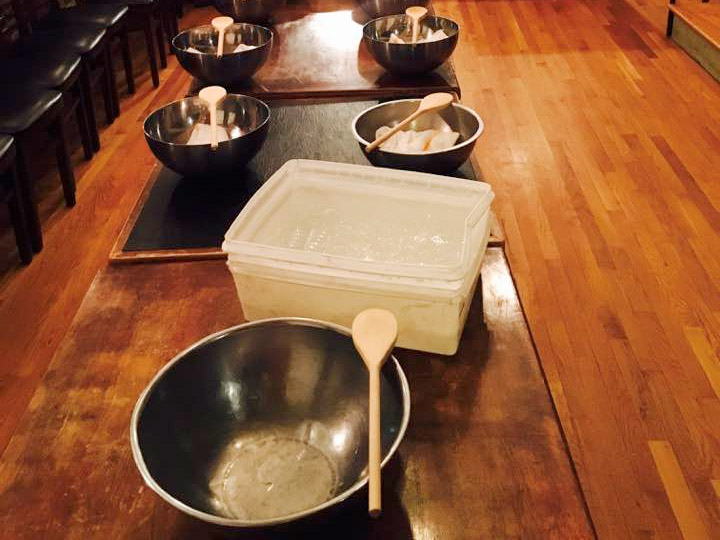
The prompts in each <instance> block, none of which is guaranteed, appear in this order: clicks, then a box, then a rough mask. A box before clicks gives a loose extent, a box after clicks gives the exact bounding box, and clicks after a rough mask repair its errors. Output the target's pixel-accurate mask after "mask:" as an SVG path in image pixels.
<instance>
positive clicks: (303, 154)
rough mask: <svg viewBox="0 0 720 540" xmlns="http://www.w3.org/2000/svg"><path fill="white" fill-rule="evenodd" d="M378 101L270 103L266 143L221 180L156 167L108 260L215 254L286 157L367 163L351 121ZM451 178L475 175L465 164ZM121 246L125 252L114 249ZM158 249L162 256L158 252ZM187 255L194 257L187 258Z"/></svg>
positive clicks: (121, 249) (472, 176)
mask: <svg viewBox="0 0 720 540" xmlns="http://www.w3.org/2000/svg"><path fill="white" fill-rule="evenodd" d="M376 103H377V102H376V101H355V102H343V103H337V102H336V103H318V102H310V103H308V102H298V101H293V102H289V101H287V102H281V101H278V102H271V103H270V106H271V109H272V113H271V120H270V129H269V133H268V137H267V140H266V142H265V145H264V146H263V148H262V149H261V150H260V152H259V153H258V155H257V156H255V158H254V159H253V160H252V161H251V162H250V163H249V164H248V165H247V167H245V168H244V169H243V170H240V171H237V172H236V173H233V174H232V175H231V176H229V177H226V178H217V177H214V178H184V177H182V176H180V175H179V174H177V173H175V172H173V171H171V170H169V169H167V168H165V167H162V166H158V169H157V171H156V173H155V174H153V175H152V176H151V178H150V179H149V182H148V186H147V188H146V190H145V193H144V196H143V197H142V198H141V200H140V201H139V203H138V206H139V207H138V208H136V211H135V212H133V214H132V215H131V218H130V220H129V221H128V223H127V224H126V226H125V230H124V234H122V235H121V237H120V239H119V241H118V242H119V245H118V247H119V248H120V249H119V250H118V249H116V250H114V251H115V252H116V253H115V255H116V256H115V257H113V258H120V259H122V258H132V259H137V258H142V257H143V254H149V255H148V258H158V257H163V258H168V257H165V256H164V255H163V253H162V252H165V255H168V253H167V252H169V251H175V252H179V253H177V254H179V255H181V256H184V255H187V253H186V251H187V250H190V251H191V252H192V251H193V250H200V252H202V253H205V252H207V251H211V252H212V251H214V252H218V251H219V248H220V245H221V244H222V241H223V237H224V235H225V231H226V230H227V229H228V227H229V226H230V224H231V223H232V221H233V220H234V219H235V217H236V216H237V215H238V213H239V212H240V211H241V210H242V208H243V206H244V205H245V203H246V202H247V201H248V200H249V198H250V197H251V196H252V195H253V193H255V191H257V189H258V188H259V187H260V186H261V185H262V184H263V183H264V182H265V181H266V180H267V179H268V178H269V177H270V176H271V175H272V174H273V173H274V172H275V171H276V170H277V169H279V168H280V167H281V166H282V165H283V164H284V163H285V162H286V161H288V160H290V159H297V158H304V159H318V160H324V161H337V162H345V163H355V164H360V165H369V164H370V163H369V162H368V161H367V159H366V158H365V156H364V155H363V152H362V150H361V149H360V147H359V146H358V144H357V142H356V141H355V139H354V138H353V136H352V133H351V130H350V123H351V121H352V120H353V118H354V117H355V116H356V115H357V114H358V113H360V112H361V111H363V110H364V109H366V108H368V107H370V106H372V105H374V104H376ZM454 176H457V177H460V178H468V179H474V178H475V174H474V172H473V168H472V166H471V164H470V162H466V163H465V164H464V165H463V166H462V167H461V168H460V169H459V170H458V171H456V172H455V173H454ZM118 251H120V252H122V253H117V252H118ZM158 252H160V253H158ZM190 258H192V257H190Z"/></svg>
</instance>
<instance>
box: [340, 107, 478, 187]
mask: <svg viewBox="0 0 720 540" xmlns="http://www.w3.org/2000/svg"><path fill="white" fill-rule="evenodd" d="M420 101H421V100H419V99H400V100H397V101H388V102H386V103H381V104H379V105H376V106H374V107H370V108H369V109H366V110H364V111H363V112H361V113H360V114H359V115H357V116H356V117H355V119H354V120H353V122H352V132H353V136H354V137H355V140H356V141H358V144H359V145H360V148H361V149H362V151H363V152H364V153H365V157H367V158H368V160H369V161H370V163H372V164H373V165H375V166H376V167H390V168H392V169H406V170H411V171H421V172H427V173H435V174H448V173H451V172H453V171H455V170H456V169H457V168H458V167H460V166H461V165H462V164H463V163H465V161H466V160H467V159H468V158H469V157H470V154H471V153H472V151H473V148H474V147H475V141H477V139H478V137H480V135H481V134H482V132H483V130H484V129H485V124H484V123H483V121H482V119H481V118H480V117H479V116H478V114H477V113H476V112H475V111H473V110H472V109H470V108H468V107H465V106H464V105H461V104H459V103H453V104H452V106H451V107H448V108H446V109H443V110H442V111H440V112H439V113H437V114H438V115H439V116H440V117H441V118H442V119H443V120H444V121H445V123H446V124H447V125H448V126H449V127H450V130H451V131H456V132H458V133H460V138H459V139H458V142H457V144H455V146H453V147H452V148H450V149H448V150H440V151H437V152H424V153H417V154H401V153H398V152H389V151H387V150H383V149H382V148H377V149H376V150H373V151H372V152H370V153H368V152H365V146H367V145H368V144H370V143H371V142H372V141H374V140H375V132H376V130H377V129H378V128H379V127H381V126H388V127H393V126H395V125H396V124H398V122H400V121H402V120H404V119H405V118H407V117H408V116H410V114H412V113H413V112H415V110H417V108H418V105H419V104H420ZM434 118H436V116H435V115H432V114H425V115H422V116H420V117H419V118H417V119H416V120H414V121H413V122H411V123H410V124H409V125H408V126H407V127H406V128H405V129H412V130H415V131H422V130H425V129H439V128H441V125H436V123H435V122H434V121H433V119H434ZM437 124H440V123H439V122H438V123H437ZM445 130H446V131H447V129H445Z"/></svg>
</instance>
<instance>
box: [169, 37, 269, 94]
mask: <svg viewBox="0 0 720 540" xmlns="http://www.w3.org/2000/svg"><path fill="white" fill-rule="evenodd" d="M217 39H218V32H217V30H215V29H214V28H213V27H212V26H210V25H205V26H197V27H195V28H190V29H189V30H185V31H184V32H181V33H179V34H178V35H177V36H175V37H174V38H173V40H172V48H173V52H174V53H175V56H176V57H177V59H178V62H180V65H181V66H182V67H183V68H185V70H186V71H187V72H188V73H190V74H191V75H193V76H195V77H197V78H199V79H202V80H203V81H207V82H209V83H212V84H231V83H235V82H239V81H242V80H243V79H247V78H249V77H252V76H253V74H255V72H256V71H257V70H258V69H260V68H261V67H262V65H263V64H264V63H265V62H266V61H267V59H268V57H269V56H270V51H271V50H272V44H273V34H272V32H271V31H270V30H268V29H267V28H265V27H263V26H257V25H254V24H245V23H238V24H233V25H231V26H230V27H228V29H227V30H226V32H225V43H224V45H223V47H224V51H225V53H224V54H223V55H222V56H217V54H216V51H217V46H218V43H217ZM240 43H243V44H245V45H252V46H254V47H255V48H253V49H250V50H247V51H243V52H232V51H233V50H234V49H235V47H237V45H239V44H240ZM190 48H194V49H196V50H197V51H199V52H193V51H191V50H189V49H190Z"/></svg>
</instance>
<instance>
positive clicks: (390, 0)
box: [358, 0, 430, 19]
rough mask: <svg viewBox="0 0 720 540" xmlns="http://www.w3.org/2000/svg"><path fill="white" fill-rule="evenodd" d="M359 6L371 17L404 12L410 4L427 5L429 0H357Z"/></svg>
mask: <svg viewBox="0 0 720 540" xmlns="http://www.w3.org/2000/svg"><path fill="white" fill-rule="evenodd" d="M358 3H359V4H360V7H362V8H363V10H364V11H365V13H367V14H368V15H370V17H372V18H373V19H376V18H378V17H384V16H385V15H396V14H398V13H405V10H406V9H407V8H409V7H410V6H427V5H428V4H429V3H430V0H359V2H358Z"/></svg>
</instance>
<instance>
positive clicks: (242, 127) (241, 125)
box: [144, 94, 270, 176]
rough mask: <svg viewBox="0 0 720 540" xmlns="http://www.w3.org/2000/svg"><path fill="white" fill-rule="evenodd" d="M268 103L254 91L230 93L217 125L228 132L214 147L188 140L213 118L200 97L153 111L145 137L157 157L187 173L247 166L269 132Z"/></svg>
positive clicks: (147, 121) (203, 172)
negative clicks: (196, 129) (189, 142)
mask: <svg viewBox="0 0 720 540" xmlns="http://www.w3.org/2000/svg"><path fill="white" fill-rule="evenodd" d="M269 120H270V108H269V107H268V106H267V105H266V104H265V103H263V102H262V101H260V100H259V99H255V98H253V97H250V96H244V95H240V94H228V95H227V96H226V97H225V98H224V99H223V100H222V102H221V103H220V104H219V105H218V111H217V121H218V126H219V127H221V128H223V129H225V130H226V132H227V133H228V136H229V137H230V138H229V140H227V141H221V142H220V143H219V144H218V147H217V148H216V149H214V150H213V149H212V148H211V147H210V144H187V143H188V140H189V139H190V136H191V134H192V132H193V130H194V129H195V126H196V125H198V124H209V123H210V112H209V111H208V108H207V106H206V105H205V103H204V102H203V101H202V100H200V98H198V97H188V98H185V99H181V100H179V101H174V102H172V103H168V104H167V105H165V106H163V107H161V108H159V109H157V110H156V111H154V112H152V113H150V115H149V116H148V117H147V118H146V119H145V124H144V131H145V139H146V141H147V142H148V145H149V146H150V149H151V150H152V152H153V153H154V154H155V156H156V157H157V158H158V159H159V160H160V161H161V162H162V163H163V164H164V165H165V166H167V167H169V168H170V169H172V170H174V171H176V172H178V173H180V174H183V175H186V176H197V175H205V174H215V173H225V172H230V171H232V170H234V169H237V168H240V167H242V166H243V165H245V164H246V163H247V162H248V161H249V160H250V159H252V158H253V157H254V156H255V154H257V152H258V151H259V150H260V148H261V147H262V144H263V143H264V142H265V137H266V136H267V127H268V123H269Z"/></svg>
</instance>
